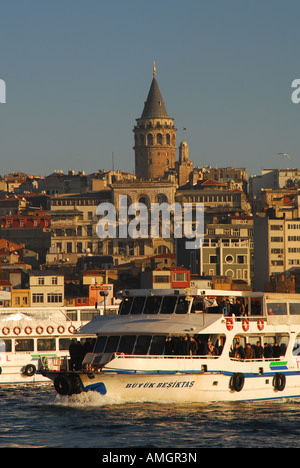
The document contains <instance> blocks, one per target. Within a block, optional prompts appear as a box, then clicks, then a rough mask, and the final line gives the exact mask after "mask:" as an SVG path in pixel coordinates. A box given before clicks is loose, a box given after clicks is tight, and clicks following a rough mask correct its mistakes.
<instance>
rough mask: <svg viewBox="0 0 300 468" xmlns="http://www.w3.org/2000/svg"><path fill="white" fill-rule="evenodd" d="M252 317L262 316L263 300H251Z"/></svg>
mask: <svg viewBox="0 0 300 468" xmlns="http://www.w3.org/2000/svg"><path fill="white" fill-rule="evenodd" d="M251 315H262V305H261V299H256V298H251Z"/></svg>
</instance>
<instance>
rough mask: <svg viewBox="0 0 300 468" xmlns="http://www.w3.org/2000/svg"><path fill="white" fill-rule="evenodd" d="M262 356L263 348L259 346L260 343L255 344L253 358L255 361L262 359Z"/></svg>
mask: <svg viewBox="0 0 300 468" xmlns="http://www.w3.org/2000/svg"><path fill="white" fill-rule="evenodd" d="M263 355H264V348H263V347H262V345H261V342H260V341H257V342H256V346H255V348H254V356H255V358H256V359H262V357H263Z"/></svg>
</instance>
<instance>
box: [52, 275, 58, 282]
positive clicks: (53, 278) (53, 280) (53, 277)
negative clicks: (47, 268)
mask: <svg viewBox="0 0 300 468" xmlns="http://www.w3.org/2000/svg"><path fill="white" fill-rule="evenodd" d="M52 284H57V276H52Z"/></svg>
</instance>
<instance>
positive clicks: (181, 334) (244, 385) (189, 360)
mask: <svg viewBox="0 0 300 468" xmlns="http://www.w3.org/2000/svg"><path fill="white" fill-rule="evenodd" d="M81 334H87V335H94V336H95V337H96V341H95V346H94V349H93V351H92V352H89V353H87V354H86V355H85V357H84V359H83V361H82V364H81V368H80V369H79V370H75V371H74V370H71V369H70V367H68V365H69V360H68V359H67V357H66V358H65V359H64V361H63V362H62V365H61V366H58V365H57V363H56V362H55V361H53V360H51V359H48V362H47V365H46V366H44V367H43V369H42V370H41V373H42V375H43V376H45V377H47V378H49V379H51V380H52V381H53V382H54V387H55V389H56V391H57V392H58V393H59V394H62V395H71V394H74V393H80V392H82V391H85V392H87V391H96V392H99V393H100V394H102V395H109V396H111V397H118V398H121V399H124V400H131V399H133V400H137V399H138V400H149V401H173V402H213V401H249V400H265V399H278V398H291V397H292V398H294V397H299V396H300V368H299V367H300V296H299V295H297V294H295V295H292V294H271V293H259V292H246V291H224V290H219V291H218V290H213V289H211V290H198V289H188V290H151V291H146V290H133V291H124V292H123V294H122V302H121V304H120V308H119V311H118V314H117V315H109V316H98V317H96V318H95V319H94V320H92V321H91V322H90V323H88V324H87V325H85V326H83V327H82V328H81V329H80V330H79V331H77V332H76V335H78V336H80V335H81Z"/></svg>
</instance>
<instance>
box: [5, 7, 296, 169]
mask: <svg viewBox="0 0 300 468" xmlns="http://www.w3.org/2000/svg"><path fill="white" fill-rule="evenodd" d="M299 48H300V2H299V1H298V0H286V1H282V0H280V1H279V0H248V1H243V0H180V1H179V0H160V1H159V0H151V1H144V0H126V1H124V0H110V1H107V0H106V1H102V0H48V1H46V0H2V1H1V5H0V78H1V79H3V80H5V82H6V86H7V96H6V99H7V103H6V104H0V135H1V137H0V161H1V164H0V174H2V175H3V174H6V173H8V172H11V171H25V172H29V173H31V174H39V175H47V174H50V173H51V172H53V171H54V170H55V169H62V170H63V171H67V170H68V169H74V170H76V171H78V170H85V171H86V172H87V173H89V172H93V171H96V170H98V169H110V168H111V165H112V162H111V161H112V156H111V155H112V152H114V159H115V168H116V169H120V170H124V171H130V172H131V171H132V172H133V170H134V152H133V149H132V147H133V132H132V129H133V127H134V125H135V119H136V118H138V117H140V115H141V113H142V110H143V104H144V101H145V100H146V97H147V94H148V90H149V87H150V84H151V80H152V62H153V60H155V61H156V68H157V80H158V84H159V87H160V90H161V93H162V96H163V98H164V101H165V103H166V106H167V110H168V113H169V115H170V116H171V117H173V118H174V119H175V125H176V127H177V128H178V133H177V144H178V145H179V143H180V140H181V138H182V128H183V127H186V129H187V130H186V132H185V139H186V141H187V142H188V144H189V146H190V157H191V159H192V160H193V161H194V164H195V165H202V164H210V165H212V166H218V167H225V166H230V165H232V166H236V167H246V169H247V171H248V173H249V175H250V174H258V173H260V171H261V168H274V167H280V168H284V167H300V145H299V122H300V104H293V103H292V101H291V94H292V88H291V83H292V81H293V80H294V79H296V78H300V53H299ZM279 152H286V153H289V154H290V155H292V156H293V159H292V160H291V161H290V160H286V159H284V158H282V157H280V156H278V155H277V153H279Z"/></svg>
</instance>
